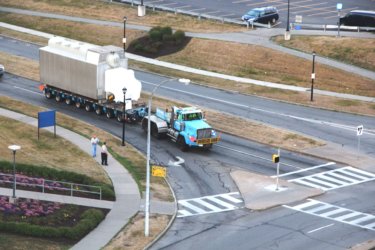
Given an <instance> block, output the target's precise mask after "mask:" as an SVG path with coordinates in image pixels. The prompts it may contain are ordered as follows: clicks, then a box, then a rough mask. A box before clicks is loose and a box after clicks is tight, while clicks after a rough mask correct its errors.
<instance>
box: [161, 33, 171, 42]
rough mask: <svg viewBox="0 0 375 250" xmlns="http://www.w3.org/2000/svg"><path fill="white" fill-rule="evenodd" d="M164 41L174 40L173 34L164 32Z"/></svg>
mask: <svg viewBox="0 0 375 250" xmlns="http://www.w3.org/2000/svg"><path fill="white" fill-rule="evenodd" d="M163 41H164V42H171V41H173V36H172V35H169V34H164V35H163Z"/></svg>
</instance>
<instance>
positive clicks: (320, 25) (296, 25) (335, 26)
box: [290, 23, 375, 32]
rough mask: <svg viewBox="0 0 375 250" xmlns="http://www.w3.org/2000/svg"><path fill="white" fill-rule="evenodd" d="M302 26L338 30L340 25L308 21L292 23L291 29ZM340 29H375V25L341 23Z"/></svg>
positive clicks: (358, 30)
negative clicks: (310, 22)
mask: <svg viewBox="0 0 375 250" xmlns="http://www.w3.org/2000/svg"><path fill="white" fill-rule="evenodd" d="M298 26H299V27H301V28H304V29H315V30H316V29H322V30H324V31H327V30H337V29H338V25H334V24H333V25H332V24H307V23H290V28H291V29H298V28H297V27H298ZM340 30H348V31H357V32H360V31H375V28H374V27H360V26H345V25H340Z"/></svg>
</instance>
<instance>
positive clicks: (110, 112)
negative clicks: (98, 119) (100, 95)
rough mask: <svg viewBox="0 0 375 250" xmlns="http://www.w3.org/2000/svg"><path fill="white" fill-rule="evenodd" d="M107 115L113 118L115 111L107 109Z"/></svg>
mask: <svg viewBox="0 0 375 250" xmlns="http://www.w3.org/2000/svg"><path fill="white" fill-rule="evenodd" d="M106 116H107V118H108V119H111V118H112V117H113V113H112V111H111V110H107V113H106Z"/></svg>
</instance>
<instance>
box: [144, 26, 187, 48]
mask: <svg viewBox="0 0 375 250" xmlns="http://www.w3.org/2000/svg"><path fill="white" fill-rule="evenodd" d="M148 35H149V37H150V39H151V41H153V42H162V41H164V42H171V41H172V42H175V43H177V44H179V43H181V42H182V41H183V39H184V38H185V32H183V31H182V30H177V31H176V32H174V33H173V31H172V28H171V27H168V26H165V27H160V26H157V27H153V28H152V29H150V31H149V32H148Z"/></svg>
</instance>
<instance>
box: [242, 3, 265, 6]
mask: <svg viewBox="0 0 375 250" xmlns="http://www.w3.org/2000/svg"><path fill="white" fill-rule="evenodd" d="M262 3H263V2H260V3H250V4H246V6H261V4H262ZM265 4H268V3H265Z"/></svg>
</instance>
